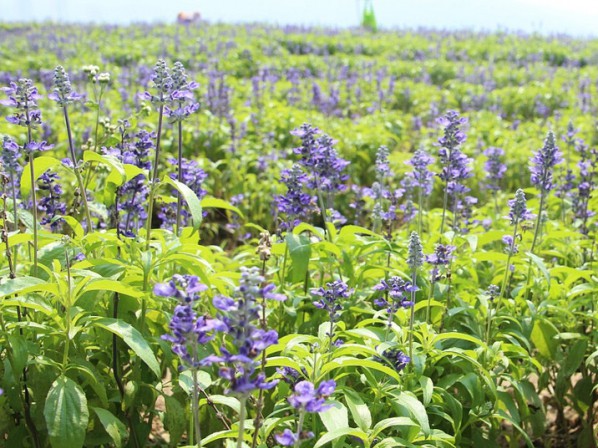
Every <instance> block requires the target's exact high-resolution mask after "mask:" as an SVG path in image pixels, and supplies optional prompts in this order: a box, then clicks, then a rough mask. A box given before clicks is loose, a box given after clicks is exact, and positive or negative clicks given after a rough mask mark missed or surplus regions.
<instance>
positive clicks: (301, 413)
mask: <svg viewBox="0 0 598 448" xmlns="http://www.w3.org/2000/svg"><path fill="white" fill-rule="evenodd" d="M304 421H305V411H304V410H303V409H302V410H301V411H299V422H298V423H297V440H295V444H294V445H293V448H299V447H300V446H301V432H302V431H303V422H304Z"/></svg>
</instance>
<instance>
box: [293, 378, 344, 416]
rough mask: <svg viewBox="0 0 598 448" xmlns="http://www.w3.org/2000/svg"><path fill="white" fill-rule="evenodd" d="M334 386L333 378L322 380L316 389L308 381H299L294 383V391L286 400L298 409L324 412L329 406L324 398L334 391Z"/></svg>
mask: <svg viewBox="0 0 598 448" xmlns="http://www.w3.org/2000/svg"><path fill="white" fill-rule="evenodd" d="M335 388H336V382H335V381H334V380H328V381H324V382H323V383H321V384H320V386H319V387H318V388H317V389H316V388H315V386H314V384H313V383H311V382H309V381H300V382H298V383H297V384H296V385H295V388H294V391H295V392H294V393H293V395H291V396H290V397H289V398H288V401H289V403H290V405H291V406H293V407H294V408H295V409H297V410H299V411H305V412H310V413H317V412H324V411H326V410H328V409H330V407H331V405H329V404H326V398H328V397H329V396H330V395H332V394H333V393H334V389H335Z"/></svg>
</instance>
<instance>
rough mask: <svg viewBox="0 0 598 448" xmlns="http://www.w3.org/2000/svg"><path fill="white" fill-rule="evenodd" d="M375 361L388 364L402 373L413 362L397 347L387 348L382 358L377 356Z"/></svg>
mask: <svg viewBox="0 0 598 448" xmlns="http://www.w3.org/2000/svg"><path fill="white" fill-rule="evenodd" d="M374 360H375V361H377V362H380V363H385V362H388V363H390V365H391V366H392V367H393V368H394V369H395V370H396V371H397V372H400V371H401V370H403V369H404V368H405V367H407V365H408V364H409V363H410V362H411V358H410V357H409V356H407V355H406V354H405V353H403V352H402V351H401V350H399V349H398V348H396V347H391V348H387V349H386V350H384V351H383V352H382V357H379V356H375V357H374Z"/></svg>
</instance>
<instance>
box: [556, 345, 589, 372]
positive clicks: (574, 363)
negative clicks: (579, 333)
mask: <svg viewBox="0 0 598 448" xmlns="http://www.w3.org/2000/svg"><path fill="white" fill-rule="evenodd" d="M587 348H588V341H587V339H585V338H584V339H578V340H577V341H575V342H574V343H573V344H572V345H571V346H570V347H569V349H568V350H567V356H566V357H565V361H564V362H563V365H562V368H561V370H560V371H559V376H560V375H564V376H565V377H567V378H568V377H570V376H571V375H573V374H574V373H575V372H576V371H577V369H578V368H579V366H580V365H581V363H582V362H583V359H584V355H585V354H586V349H587Z"/></svg>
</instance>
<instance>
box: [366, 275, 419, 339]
mask: <svg viewBox="0 0 598 448" xmlns="http://www.w3.org/2000/svg"><path fill="white" fill-rule="evenodd" d="M417 289H418V288H417V286H415V285H413V284H412V283H411V282H410V281H408V280H403V279H402V278H400V277H391V278H389V279H388V280H381V281H380V283H378V284H377V285H376V286H374V291H379V292H384V293H385V296H384V297H380V298H378V299H376V300H374V304H375V305H376V306H378V307H380V308H384V309H386V312H387V324H386V325H387V327H388V328H390V327H391V325H392V320H393V317H394V315H395V313H396V312H397V311H398V310H399V308H410V307H412V306H413V305H414V303H413V301H412V300H411V292H413V291H417Z"/></svg>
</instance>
